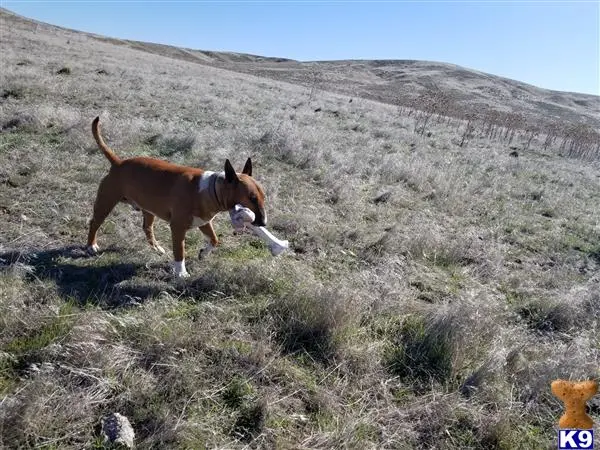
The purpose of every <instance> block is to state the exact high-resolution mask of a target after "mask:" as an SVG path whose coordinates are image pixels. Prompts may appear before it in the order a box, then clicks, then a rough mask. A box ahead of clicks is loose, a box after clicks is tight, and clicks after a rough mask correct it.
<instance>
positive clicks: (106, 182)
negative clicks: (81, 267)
mask: <svg viewBox="0 0 600 450" xmlns="http://www.w3.org/2000/svg"><path fill="white" fill-rule="evenodd" d="M120 199H121V196H120V195H119V193H118V192H116V191H115V188H114V184H113V183H111V180H110V174H109V175H107V176H105V177H104V178H103V179H102V181H101V182H100V186H99V187H98V194H97V195H96V202H95V203H94V215H93V216H92V220H90V229H89V233H88V240H87V251H88V252H89V253H91V254H96V253H98V244H97V243H96V234H97V233H98V228H100V226H101V225H102V223H103V222H104V220H105V219H106V217H107V216H108V215H109V214H110V212H111V211H112V210H113V208H114V207H115V206H116V205H117V203H119V201H120Z"/></svg>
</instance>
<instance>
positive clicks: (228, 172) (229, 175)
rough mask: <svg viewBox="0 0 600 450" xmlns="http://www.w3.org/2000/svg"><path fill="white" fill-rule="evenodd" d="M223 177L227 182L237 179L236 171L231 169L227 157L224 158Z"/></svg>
mask: <svg viewBox="0 0 600 450" xmlns="http://www.w3.org/2000/svg"><path fill="white" fill-rule="evenodd" d="M225 179H226V180H227V181H228V182H229V183H233V182H234V181H238V176H237V173H235V170H233V166H232V165H231V163H230V162H229V160H228V159H226V160H225Z"/></svg>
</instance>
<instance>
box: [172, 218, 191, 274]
mask: <svg viewBox="0 0 600 450" xmlns="http://www.w3.org/2000/svg"><path fill="white" fill-rule="evenodd" d="M186 231H187V230H186V228H185V227H184V226H181V225H180V224H178V223H176V222H171V238H172V240H173V256H174V257H175V261H174V262H173V272H175V276H177V277H180V278H186V277H189V276H190V274H189V273H188V272H187V270H185V233H186Z"/></svg>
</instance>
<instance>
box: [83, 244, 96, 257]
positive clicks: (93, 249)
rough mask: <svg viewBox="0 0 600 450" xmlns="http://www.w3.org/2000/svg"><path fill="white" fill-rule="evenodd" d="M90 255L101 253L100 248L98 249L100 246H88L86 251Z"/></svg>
mask: <svg viewBox="0 0 600 450" xmlns="http://www.w3.org/2000/svg"><path fill="white" fill-rule="evenodd" d="M85 250H86V251H87V252H88V253H89V254H90V255H97V254H98V252H99V251H100V247H98V244H94V245H88V246H87V247H86V249H85Z"/></svg>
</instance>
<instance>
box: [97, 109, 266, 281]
mask: <svg viewBox="0 0 600 450" xmlns="http://www.w3.org/2000/svg"><path fill="white" fill-rule="evenodd" d="M99 121H100V118H99V117H96V118H95V119H94V121H93V122H92V133H93V135H94V139H96V142H97V143H98V147H100V150H102V152H103V153H104V156H106V158H107V159H108V160H109V161H110V165H111V167H110V171H109V172H108V174H107V175H106V176H105V177H104V178H103V179H102V181H101V182H100V187H99V188H98V194H97V196H96V202H95V203H94V215H93V217H92V220H91V221H90V230H89V234H88V241H87V250H88V252H90V253H92V254H96V253H97V252H98V244H97V243H96V233H97V231H98V228H99V227H100V226H101V225H102V222H104V220H105V219H106V217H107V216H108V214H109V213H110V212H111V211H112V210H113V208H114V207H115V206H116V205H117V203H119V202H125V203H130V204H131V205H133V206H134V207H136V208H138V209H140V210H141V211H142V214H143V218H144V221H143V229H144V233H145V234H146V239H147V240H148V243H149V244H150V245H151V246H152V248H154V249H155V250H156V251H158V252H160V253H165V251H164V249H163V248H162V247H161V246H160V245H159V244H158V242H157V241H156V238H155V237H154V230H153V225H154V219H155V218H156V217H160V218H161V219H163V220H166V221H167V222H169V225H170V227H171V237H172V241H173V255H174V257H175V262H174V272H175V274H176V275H177V276H179V277H187V276H189V274H188V272H187V271H186V269H185V235H186V233H187V231H188V230H189V229H190V228H192V227H198V228H200V231H202V233H204V235H205V236H206V237H207V238H208V240H209V242H208V244H207V245H206V247H205V248H204V249H202V250H201V251H200V253H199V254H198V257H199V258H202V257H204V256H207V255H208V254H209V253H210V252H211V251H212V250H214V248H215V247H216V246H217V245H218V243H219V240H218V239H217V236H216V234H215V231H214V229H213V226H212V219H213V218H214V217H215V215H216V214H217V213H219V212H223V211H228V210H230V209H232V208H234V207H235V205H237V204H240V205H242V206H245V207H246V208H250V209H251V210H252V212H254V215H255V220H254V222H253V223H252V224H253V225H255V226H266V224H267V215H266V212H265V194H264V192H263V190H262V188H261V187H260V185H259V184H258V183H257V182H256V180H254V178H252V161H251V160H250V158H248V160H247V161H246V164H245V166H244V170H243V171H242V173H241V174H238V173H236V172H235V170H234V169H233V167H232V166H231V163H230V162H229V160H228V159H227V160H226V161H225V170H224V172H218V173H216V172H210V171H206V170H202V169H197V168H193V167H186V166H179V165H175V164H171V163H169V162H167V161H161V160H158V159H154V158H148V157H137V158H129V159H120V158H119V157H118V156H117V155H116V154H115V153H114V152H113V151H112V150H111V149H110V148H109V147H108V146H107V145H106V144H105V142H104V140H103V139H102V136H101V135H100V131H99Z"/></svg>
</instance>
